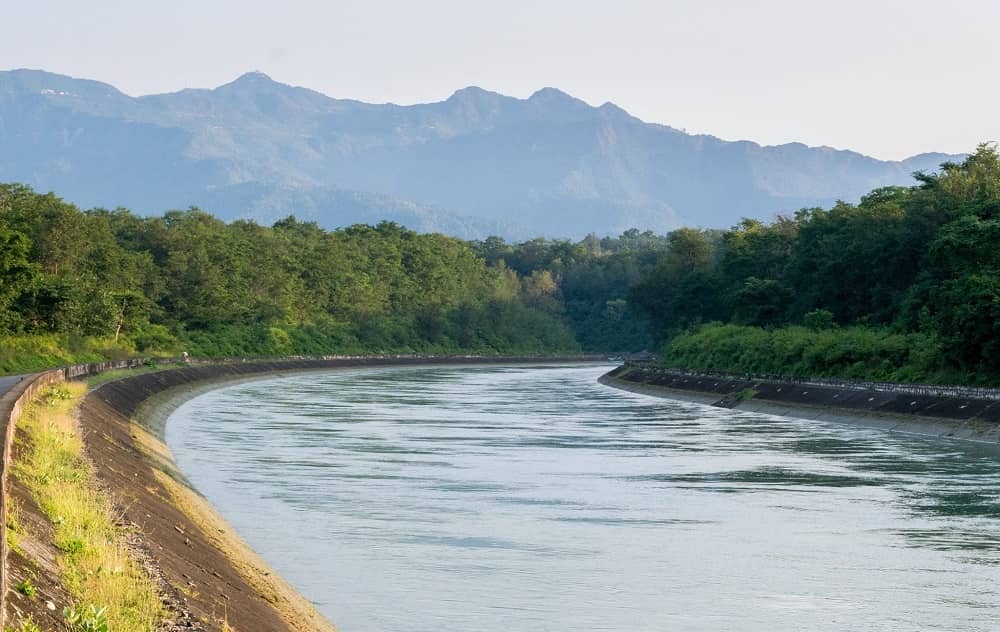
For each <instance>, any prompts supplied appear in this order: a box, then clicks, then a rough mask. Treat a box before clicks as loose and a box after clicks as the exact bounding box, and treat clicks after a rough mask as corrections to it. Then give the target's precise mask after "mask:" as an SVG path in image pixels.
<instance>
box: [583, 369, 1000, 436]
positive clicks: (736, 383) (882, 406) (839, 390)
mask: <svg viewBox="0 0 1000 632" xmlns="http://www.w3.org/2000/svg"><path fill="white" fill-rule="evenodd" d="M599 381H600V382H601V383H602V384H606V385H608V386H613V387H616V388H620V389H623V390H627V391H631V392H634V393H642V394H645V395H653V396H657V397H664V398H668V399H678V400H683V401H692V402H697V403H701V404H709V405H714V406H721V407H725V408H734V409H738V410H746V411H753V412H762V413H767V414H773V415H783V416H786V417H799V418H804V419H817V420H821V421H832V422H840V423H852V424H857V425H864V426H869V427H875V428H881V429H884V430H889V431H892V432H905V433H910V434H919V435H927V436H936V437H947V438H953V439H963V440H968V441H977V442H983V443H994V444H997V443H1000V401H996V400H987V399H976V398H972V397H958V396H947V395H927V394H914V393H910V392H892V391H883V390H871V389H864V388H848V387H836V386H828V385H815V384H804V383H795V382H781V381H771V380H754V379H736V378H720V377H710V376H699V375H687V374H683V373H680V372H671V371H668V370H663V369H658V368H655V367H641V366H628V365H625V366H621V367H618V368H616V369H614V370H612V371H610V372H608V373H606V374H605V375H603V376H602V377H601V378H600V380H599Z"/></svg>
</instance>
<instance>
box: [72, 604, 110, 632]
mask: <svg viewBox="0 0 1000 632" xmlns="http://www.w3.org/2000/svg"><path fill="white" fill-rule="evenodd" d="M63 618H64V619H65V620H66V625H68V626H69V629H70V630H73V632H108V607H107V606H102V607H100V608H98V607H97V606H95V605H93V604H91V605H90V606H88V607H87V608H86V609H85V610H83V611H79V610H77V609H76V608H66V609H64V610H63Z"/></svg>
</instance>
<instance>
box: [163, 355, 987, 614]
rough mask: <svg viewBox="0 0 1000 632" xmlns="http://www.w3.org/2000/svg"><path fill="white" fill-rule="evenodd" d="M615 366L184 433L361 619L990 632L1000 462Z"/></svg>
mask: <svg viewBox="0 0 1000 632" xmlns="http://www.w3.org/2000/svg"><path fill="white" fill-rule="evenodd" d="M605 370H606V367H597V366H571V367H558V366H555V367H524V368H519V367H498V366H489V367H478V368H477V367H461V368H450V367H437V368H426V367H425V368H417V367H406V368H396V369H393V368H379V369H366V370H359V371H353V372H352V371H341V372H335V373H330V374H325V375H315V374H314V375H299V376H290V377H286V378H279V379H272V380H268V381H261V382H249V383H244V384H238V385H234V386H231V387H227V388H224V389H220V390H217V391H214V392H211V393H207V394H205V395H203V396H201V397H199V398H197V399H195V400H192V401H191V402H188V403H187V404H186V405H184V406H183V407H181V408H180V409H179V410H178V411H177V412H176V413H175V414H174V416H173V417H172V418H171V421H170V424H169V425H168V443H169V445H170V447H171V449H172V450H173V452H174V454H175V455H176V457H177V460H178V463H179V465H180V466H181V469H182V470H183V471H184V472H185V474H186V475H187V476H188V478H189V479H190V480H192V481H193V482H194V484H195V485H196V486H197V487H198V488H199V489H200V490H201V491H202V492H203V493H204V494H205V495H206V496H207V497H208V498H209V500H211V501H212V502H213V503H214V504H215V505H216V506H218V508H219V509H220V511H221V513H222V514H223V515H224V516H226V517H227V519H229V520H230V522H231V523H232V524H233V525H234V526H235V527H236V528H237V529H238V530H239V532H240V533H241V534H242V535H243V536H244V537H245V538H246V539H247V540H248V541H249V542H250V543H251V544H252V545H253V546H254V547H255V548H256V549H257V550H258V551H260V553H261V554H262V555H263V556H264V558H265V559H267V560H268V561H269V562H270V563H271V564H272V565H274V566H275V567H276V568H277V570H278V571H280V572H281V573H282V574H283V575H284V576H285V577H287V578H288V579H289V580H290V581H292V583H293V584H295V585H296V586H297V587H298V588H299V589H300V590H302V591H303V592H304V593H305V594H306V595H307V596H309V597H310V598H312V599H313V600H314V601H315V602H316V603H317V604H318V605H319V607H320V608H321V609H322V610H323V611H324V612H325V613H326V614H328V616H329V617H330V618H331V619H333V620H334V621H335V622H337V623H338V624H340V626H341V628H342V629H345V630H351V631H353V632H364V631H368V630H371V631H375V630H378V631H386V632H393V631H396V630H399V631H402V630H406V631H407V632H411V631H418V632H419V631H425V630H426V631H431V630H433V631H435V632H437V631H440V630H463V631H470V632H473V631H481V632H494V631H497V632H499V631H503V632H507V631H508V630H511V629H524V630H568V629H574V630H581V631H589V630H595V631H596V630H628V631H643V630H650V631H652V630H664V629H677V630H723V629H739V630H741V631H761V632H763V631H768V632H770V631H772V630H795V629H802V630H805V629H808V630H831V631H833V630H837V631H840V630H847V629H866V630H868V629H870V630H900V631H904V630H905V631H910V630H914V629H928V630H933V629H939V630H957V629H961V630H963V631H980V630H982V631H985V630H991V629H994V627H993V623H994V622H993V621H992V618H991V617H990V616H989V613H992V612H1000V592H998V590H997V589H996V588H995V587H996V586H1000V563H998V562H1000V544H998V543H1000V500H998V495H997V491H996V490H998V489H1000V466H998V461H997V459H996V458H995V457H994V455H992V454H984V453H980V454H977V453H975V452H974V451H968V450H965V449H960V448H959V447H958V446H957V445H956V444H953V443H947V442H941V441H927V440H921V439H916V438H912V437H904V436H898V435H891V434H885V433H880V432H878V431H875V430H871V429H868V428H860V427H850V426H837V425H830V424H825V423H822V422H817V421H805V420H793V419H787V418H780V417H773V416H768V415H761V414H756V413H743V412H737V411H730V410H723V409H715V408H707V407H703V406H700V405H697V404H691V403H687V402H671V401H667V400H658V399H655V398H650V397H645V396H641V395H635V394H631V393H625V392H621V391H617V390H614V389H611V388H607V387H604V386H601V385H599V384H597V383H596V378H597V377H598V376H599V375H600V374H601V373H603V372H604V371H605Z"/></svg>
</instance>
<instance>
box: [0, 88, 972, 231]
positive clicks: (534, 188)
mask: <svg viewBox="0 0 1000 632" xmlns="http://www.w3.org/2000/svg"><path fill="white" fill-rule="evenodd" d="M959 159H961V156H956V155H948V154H939V153H933V152H931V153H924V154H918V155H916V156H912V157H909V158H907V159H904V160H902V161H882V160H878V159H876V158H872V157H869V156H865V155H864V154H861V153H859V152H854V151H851V150H845V149H835V148H829V147H809V146H807V145H804V144H802V143H786V144H782V145H773V146H766V145H760V144H758V143H755V142H753V141H726V140H722V139H719V138H717V137H714V136H711V135H707V134H698V135H692V134H687V133H686V132H684V131H682V130H678V129H675V128H673V127H670V126H668V125H662V124H658V123H647V122H645V121H642V120H640V119H639V118H637V117H635V116H633V115H631V114H629V113H628V112H627V111H625V110H624V109H622V108H620V107H618V106H617V105H615V104H613V103H610V102H608V103H605V104H602V105H600V106H591V105H589V104H587V103H586V102H584V101H582V100H580V99H577V98H576V97H573V96H572V95H569V94H567V93H565V92H563V91H561V90H559V89H557V88H553V87H543V88H541V89H539V90H537V91H536V92H534V93H533V94H532V95H530V96H529V97H527V98H525V99H519V98H516V97H510V96H507V95H503V94H500V93H497V92H492V91H489V90H486V89H483V88H480V87H477V86H469V87H466V88H462V89H459V90H456V91H455V92H454V93H452V95H451V96H449V97H448V98H447V99H445V100H443V101H438V102H434V103H425V104H417V105H395V104H391V103H386V104H370V103H364V102H361V101H355V100H350V99H338V98H333V97H329V96H327V95H324V94H322V93H320V92H316V91H314V90H311V89H309V88H304V87H298V86H289V85H286V84H283V83H280V82H278V81H275V80H273V79H271V78H270V77H269V76H267V75H266V74H264V73H261V72H256V71H255V72H249V73H244V74H243V75H241V76H239V77H237V78H236V79H235V80H233V81H231V82H229V83H226V84H223V85H221V86H218V87H216V88H189V89H184V90H180V91H176V92H169V93H163V94H154V95H144V96H138V97H131V96H129V95H126V94H125V93H123V92H121V91H120V90H118V89H117V88H115V87H114V86H112V85H110V84H106V83H102V82H99V81H93V80H85V79H75V78H72V77H67V76H65V75H57V74H54V73H48V72H46V71H40V70H28V69H19V70H13V71H4V72H0V180H6V181H21V182H25V183H27V184H29V185H31V186H33V187H35V188H36V189H40V190H55V191H58V192H59V193H60V194H61V195H63V196H64V197H66V198H67V199H69V200H71V201H73V202H76V203H78V204H80V205H82V206H117V205H119V204H121V205H124V206H129V207H130V208H133V209H134V210H136V211H138V212H142V213H158V212H162V211H163V210H166V209H167V208H185V207H187V206H191V205H196V206H202V207H204V208H205V209H206V210H208V211H210V212H213V213H216V214H217V215H220V216H221V217H224V218H227V219H228V218H234V217H248V218H254V219H257V220H259V221H263V222H270V221H274V220H276V219H280V217H281V216H285V215H289V214H296V209H297V208H303V207H305V208H308V209H311V210H310V214H311V216H312V217H313V218H314V219H316V220H317V221H319V222H320V223H321V224H323V225H325V226H327V227H334V226H337V225H343V224H345V223H351V222H353V221H357V220H358V219H359V218H361V219H363V220H364V221H374V218H376V217H379V218H384V219H390V220H394V221H402V222H404V223H408V224H409V225H411V226H412V227H414V228H417V229H419V230H428V231H441V232H449V233H452V234H460V235H462V236H466V237H469V236H485V234H483V231H487V232H488V231H491V230H498V231H500V232H501V233H502V234H504V236H508V237H512V238H515V237H516V238H523V237H525V236H529V235H547V236H566V237H579V236H582V235H584V234H587V233H590V232H596V233H599V234H603V233H611V232H619V231H621V230H624V229H627V228H631V227H636V228H640V229H650V230H656V231H665V230H668V229H671V228H674V227H676V226H679V225H681V224H688V225H699V226H707V227H726V226H729V225H732V224H734V223H735V222H737V221H738V220H739V219H740V218H741V217H743V216H751V217H762V218H765V217H770V216H773V215H774V214H776V213H788V212H793V211H795V210H797V209H798V208H801V207H806V206H825V205H829V204H831V203H833V202H834V201H835V200H837V199H845V200H848V201H851V200H856V199H857V198H859V197H860V196H861V195H863V194H864V193H867V192H868V191H869V190H871V189H873V188H876V187H878V186H886V185H896V184H900V185H903V184H910V183H912V182H913V180H912V177H911V174H912V172H914V171H922V170H929V169H933V168H936V167H937V165H938V164H940V163H941V162H945V161H949V160H959ZM254 190H259V191H261V195H260V197H256V198H255V197H253V196H248V195H247V193H248V192H249V191H254ZM227 192H229V193H231V195H230V194H228V193H227ZM264 192H267V193H266V194H265V193H264ZM348 201H350V203H348ZM365 205H368V206H365ZM362 207H364V209H366V210H362ZM298 214H300V215H301V214H302V212H299V213H298Z"/></svg>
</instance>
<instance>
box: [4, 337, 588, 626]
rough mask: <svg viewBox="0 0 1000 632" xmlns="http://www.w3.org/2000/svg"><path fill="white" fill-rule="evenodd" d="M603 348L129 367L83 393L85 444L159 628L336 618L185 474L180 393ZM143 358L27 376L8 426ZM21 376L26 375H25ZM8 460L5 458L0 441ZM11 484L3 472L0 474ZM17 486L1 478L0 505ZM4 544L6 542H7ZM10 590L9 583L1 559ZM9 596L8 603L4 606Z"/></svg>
mask: <svg viewBox="0 0 1000 632" xmlns="http://www.w3.org/2000/svg"><path fill="white" fill-rule="evenodd" d="M602 359H603V358H602V357H600V356H507V357H478V356H438V357H419V356H376V357H339V358H323V359H288V360H262V361H238V362H228V363H225V362H223V363H212V364H195V363H192V364H191V365H187V366H181V367H179V368H166V369H164V370H161V371H154V372H147V373H141V374H137V375H132V376H126V377H122V378H119V379H116V380H113V381H109V382H106V383H104V384H101V385H99V386H97V387H95V388H93V389H91V391H90V392H89V393H88V394H87V396H86V397H85V399H84V400H83V403H82V404H81V406H80V409H79V421H80V427H81V430H82V433H83V440H84V444H85V447H86V452H87V454H88V456H89V458H90V459H91V460H92V461H93V463H94V465H95V473H96V476H97V479H98V481H99V483H100V485H101V487H102V488H103V489H104V490H105V491H106V492H108V493H109V494H110V496H111V497H112V498H113V500H114V503H115V505H116V507H118V508H119V510H120V511H121V513H122V516H121V517H122V522H123V524H124V525H131V527H132V528H133V529H134V532H135V533H134V535H135V538H134V539H136V540H137V541H138V543H137V545H136V547H137V550H138V552H139V555H140V556H144V557H147V558H148V560H149V561H150V564H147V568H148V570H149V571H150V574H151V575H152V576H154V580H157V583H158V584H159V585H160V588H161V591H162V592H163V594H164V601H165V604H166V605H167V606H168V609H169V610H171V621H170V622H168V623H167V626H166V627H164V628H163V629H164V630H180V629H186V630H190V629H210V630H220V629H223V627H224V626H229V627H228V628H227V629H236V630H259V631H269V630H296V631H298V630H302V631H305V630H319V631H322V630H326V631H332V630H335V628H334V626H333V625H332V624H330V623H329V622H327V621H326V620H325V619H324V618H323V616H322V615H320V614H319V612H318V611H317V610H316V609H315V608H314V607H313V605H312V604H311V603H310V602H309V601H308V600H306V599H305V598H303V597H302V596H301V595H299V594H298V592H297V591H296V590H295V589H294V588H293V587H291V586H290V585H289V584H288V583H287V582H285V580H283V579H282V578H281V577H280V576H279V575H278V574H277V573H275V572H274V571H273V570H271V569H270V568H269V567H268V566H267V565H266V564H265V563H264V562H263V560H261V559H260V558H259V557H258V556H257V555H256V553H254V552H253V550H252V549H251V548H250V547H249V546H248V545H247V544H246V543H245V542H243V540H242V539H240V538H239V536H238V535H236V534H235V531H234V530H233V529H232V528H231V527H230V526H229V525H227V524H226V523H225V521H224V520H223V518H222V517H221V516H219V514H218V513H217V512H216V511H215V510H214V508H213V507H212V506H211V505H210V504H209V503H208V502H207V501H206V500H205V499H204V498H203V497H202V496H201V495H200V494H198V492H197V491H196V490H194V489H193V488H192V487H191V486H190V485H189V484H188V483H187V482H186V481H185V479H184V477H183V474H182V473H181V472H180V471H179V469H178V468H177V466H176V464H175V463H174V461H173V458H172V456H171V455H170V452H169V450H168V449H167V447H166V445H165V443H164V442H163V440H162V439H163V432H164V427H165V423H166V419H167V418H168V417H169V415H170V413H172V412H173V411H174V410H176V408H177V407H178V406H180V405H181V404H183V403H184V402H185V401H187V400H189V399H191V398H193V397H197V396H198V395H200V394H202V393H205V392H208V391H210V390H213V389H216V388H220V387H222V386H226V385H229V384H233V383H238V382H243V381H250V380H262V379H270V378H275V377H283V376H287V375H292V374H296V373H309V372H331V371H338V370H347V369H359V368H375V367H404V366H414V367H416V366H423V365H436V366H442V365H470V364H476V365H483V364H494V365H502V364H517V365H525V364H553V363H564V362H595V361H598V360H602ZM139 364H141V362H139V361H129V362H127V363H119V364H112V363H107V364H104V365H99V366H98V365H94V366H84V365H81V366H79V367H68V368H66V369H58V370H54V371H49V372H46V373H42V374H38V375H35V376H30V377H29V378H27V379H26V380H25V385H24V386H23V388H18V389H16V390H17V392H16V393H9V394H8V396H9V397H5V398H3V400H4V401H5V402H6V401H7V400H8V399H10V400H16V402H15V406H14V407H13V408H12V409H10V408H8V410H11V412H10V413H7V411H6V410H4V411H0V413H4V414H3V419H0V421H4V422H7V426H6V427H5V428H4V429H3V430H4V435H5V436H7V437H10V436H13V431H14V427H15V426H16V422H17V418H18V414H17V413H18V410H19V406H20V405H22V403H23V402H27V401H28V400H30V398H31V396H32V394H33V393H34V392H36V391H37V390H39V389H40V388H42V387H43V386H44V385H47V384H50V383H55V382H59V381H62V380H65V379H72V378H74V377H80V376H84V375H94V374H97V373H99V372H101V371H103V370H108V369H114V368H124V367H125V366H126V365H127V366H128V367H133V366H138V365H139ZM19 386H21V385H19ZM3 457H4V458H3V465H4V469H6V466H7V464H8V463H9V462H10V457H11V445H10V444H9V443H8V444H7V445H6V446H5V451H4V453H3ZM4 485H6V482H4ZM9 498H10V495H9V493H8V490H7V489H6V487H4V489H3V503H2V505H3V507H4V511H6V505H7V502H8V499H9ZM5 544H6V542H5ZM2 569H3V578H2V580H3V581H2V582H0V583H2V584H3V595H4V597H6V595H7V594H8V590H9V589H10V586H9V581H8V569H7V561H6V557H4V559H3V564H2ZM6 606H7V601H6V599H4V607H3V613H4V615H6V614H7V607H6Z"/></svg>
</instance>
